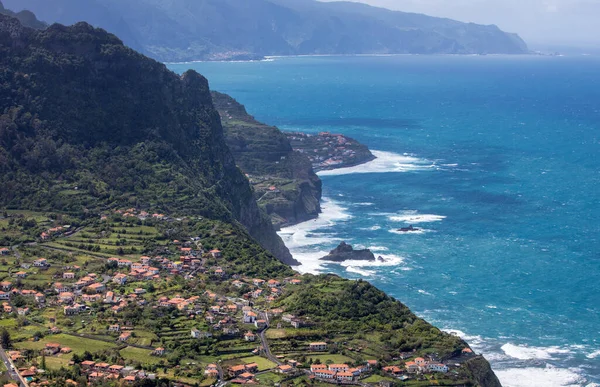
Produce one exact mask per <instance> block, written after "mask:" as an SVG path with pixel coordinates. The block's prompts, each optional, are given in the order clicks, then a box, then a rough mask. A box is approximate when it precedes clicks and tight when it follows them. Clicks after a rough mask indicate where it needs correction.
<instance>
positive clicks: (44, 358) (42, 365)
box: [40, 352, 46, 370]
mask: <svg viewBox="0 0 600 387" xmlns="http://www.w3.org/2000/svg"><path fill="white" fill-rule="evenodd" d="M40 367H42V369H43V370H45V369H46V354H45V353H44V352H42V362H41V363H40Z"/></svg>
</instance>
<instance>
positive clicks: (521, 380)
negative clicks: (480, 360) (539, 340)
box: [495, 365, 584, 387]
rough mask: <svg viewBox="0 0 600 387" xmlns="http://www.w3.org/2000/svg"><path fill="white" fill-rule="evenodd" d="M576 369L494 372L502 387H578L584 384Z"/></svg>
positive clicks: (534, 368) (551, 368)
mask: <svg viewBox="0 0 600 387" xmlns="http://www.w3.org/2000/svg"><path fill="white" fill-rule="evenodd" d="M579 372H580V370H579V369H578V368H556V367H553V366H551V365H546V367H545V368H536V367H527V368H508V369H503V370H497V371H495V373H496V376H498V379H500V382H501V383H502V385H503V386H504V387H579V386H581V385H582V383H584V379H583V377H582V376H581V375H580V374H579Z"/></svg>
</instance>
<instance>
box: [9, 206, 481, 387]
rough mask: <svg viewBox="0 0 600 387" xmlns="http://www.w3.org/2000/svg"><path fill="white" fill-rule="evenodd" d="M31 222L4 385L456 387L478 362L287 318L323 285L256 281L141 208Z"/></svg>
mask: <svg viewBox="0 0 600 387" xmlns="http://www.w3.org/2000/svg"><path fill="white" fill-rule="evenodd" d="M27 215H28V216H33V217H35V219H36V223H37V224H38V226H41V229H42V231H41V232H39V233H38V234H36V235H35V238H34V242H29V243H26V244H20V245H14V246H5V247H0V300H2V309H0V311H1V313H0V329H2V334H1V335H2V342H1V344H2V350H1V352H2V357H3V358H5V362H4V363H5V366H6V369H5V370H4V371H3V376H4V381H5V382H6V384H5V386H11V387H12V386H14V385H16V386H19V385H25V386H32V387H35V386H52V385H57V384H55V383H56V380H59V379H60V380H64V381H65V383H66V384H65V385H69V386H71V385H72V386H84V385H115V386H126V385H132V386H137V385H144V386H146V385H158V384H144V383H147V382H150V383H153V382H154V383H156V382H157V381H159V380H169V381H171V382H172V383H175V384H174V385H181V386H194V385H201V386H210V385H219V386H223V385H225V384H238V385H245V384H250V385H269V386H276V385H281V386H295V385H307V386H319V385H330V384H351V385H361V386H367V385H373V386H376V385H379V386H391V385H419V386H421V385H432V384H437V383H438V382H439V381H443V383H444V385H457V386H458V385H465V384H464V380H465V379H466V376H465V367H464V365H463V363H464V362H466V361H468V360H469V359H471V358H473V357H476V355H475V354H473V352H472V351H471V349H470V348H468V347H467V346H466V345H464V344H463V346H462V347H459V348H458V350H457V351H458V353H455V354H454V355H453V356H451V357H448V356H446V355H445V356H440V355H439V354H436V353H434V352H431V351H419V350H417V349H416V348H415V349H414V350H409V351H401V352H396V353H394V355H393V356H392V355H390V353H389V351H387V350H384V348H385V340H379V342H377V340H375V339H374V337H375V336H376V335H377V334H376V333H372V334H371V335H372V336H373V337H369V335H355V334H349V333H347V332H335V333H334V332H330V331H327V330H324V329H323V326H322V322H320V321H318V319H314V318H312V317H311V316H310V315H306V314H305V315H302V316H300V315H296V314H294V313H293V312H292V311H290V310H288V309H287V308H286V305H287V304H286V298H288V297H289V296H290V295H293V294H295V293H297V292H299V291H301V290H302V289H303V287H306V286H309V285H308V284H309V283H313V282H314V281H315V280H314V276H302V275H300V274H298V273H294V272H292V271H289V272H288V273H289V275H286V276H255V275H247V274H245V273H244V272H242V271H240V267H239V265H237V264H236V263H235V260H234V259H232V257H231V256H230V254H231V250H227V251H224V250H221V249H219V248H216V247H214V244H215V243H214V242H210V238H203V237H202V236H198V235H187V236H186V237H185V238H179V237H178V239H171V238H169V237H168V235H165V233H161V232H160V231H158V230H159V229H161V230H164V229H166V230H169V229H172V228H174V226H175V225H176V224H178V223H179V222H181V219H172V218H170V217H169V216H166V215H163V214H159V213H149V212H145V211H138V210H136V209H134V208H131V209H126V210H117V211H113V212H111V213H106V214H103V215H101V216H99V219H97V220H95V221H94V222H93V223H92V225H89V226H81V225H80V226H75V225H70V224H64V223H60V222H58V220H59V219H50V218H46V217H45V216H44V215H42V214H27ZM23 218H24V215H23V214H19V213H11V214H8V213H5V216H4V217H3V218H0V226H1V227H2V229H3V231H4V232H6V233H14V232H15V230H17V229H18V227H17V226H16V224H17V223H19V222H20V223H21V224H23V223H24V222H23ZM44 225H48V226H47V227H46V226H44ZM211 227H213V229H216V228H217V227H216V226H214V225H211ZM21 230H22V228H21ZM38 230H39V228H38ZM150 239H152V240H154V241H155V242H157V241H158V242H159V243H156V244H150V243H149V242H148V241H149V240H150ZM207 242H208V243H207ZM209 244H210V246H208V245H209ZM144 245H146V248H145V249H144V248H143V246H144ZM105 251H110V252H116V253H117V254H115V255H114V256H112V255H111V254H110V253H104V252H105ZM146 252H151V253H148V254H146ZM41 253H45V255H44V256H42V255H41ZM327 286H332V285H331V284H328V285H327ZM382 341H383V343H381V342H382ZM455 341H456V342H460V340H459V339H457V338H456V340H455ZM429 383H431V384H429ZM61 385H62V384H61Z"/></svg>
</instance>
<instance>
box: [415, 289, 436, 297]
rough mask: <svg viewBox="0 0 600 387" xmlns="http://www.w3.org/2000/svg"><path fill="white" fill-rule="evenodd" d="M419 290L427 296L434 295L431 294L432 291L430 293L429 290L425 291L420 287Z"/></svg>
mask: <svg viewBox="0 0 600 387" xmlns="http://www.w3.org/2000/svg"><path fill="white" fill-rule="evenodd" d="M417 291H418V292H419V293H421V294H425V295H426V296H433V294H431V293H429V292H427V291H425V290H423V289H419V290H417Z"/></svg>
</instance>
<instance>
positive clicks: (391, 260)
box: [339, 254, 404, 268]
mask: <svg viewBox="0 0 600 387" xmlns="http://www.w3.org/2000/svg"><path fill="white" fill-rule="evenodd" d="M379 257H381V258H383V261H380V260H379V259H377V260H376V261H345V262H340V263H339V264H340V265H341V266H344V267H350V266H353V267H368V268H373V267H386V266H398V265H399V264H401V263H402V262H404V258H403V257H400V256H397V255H394V254H380V255H378V257H377V258H379Z"/></svg>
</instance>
